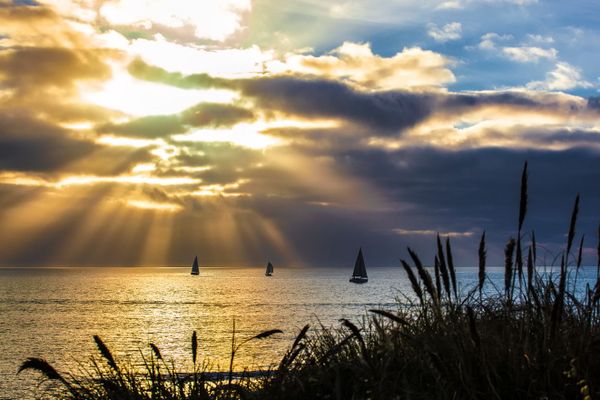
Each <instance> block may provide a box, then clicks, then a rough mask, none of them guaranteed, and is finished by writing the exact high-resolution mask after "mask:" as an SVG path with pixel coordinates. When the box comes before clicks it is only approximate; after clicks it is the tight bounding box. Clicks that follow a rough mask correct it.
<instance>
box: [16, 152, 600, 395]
mask: <svg viewBox="0 0 600 400" xmlns="http://www.w3.org/2000/svg"><path fill="white" fill-rule="evenodd" d="M578 212H579V196H577V197H576V200H575V204H574V207H573V212H572V214H571V218H570V222H569V224H568V231H567V241H566V244H565V250H564V251H563V253H562V254H560V255H559V259H560V269H559V271H558V273H555V274H543V273H539V272H538V270H537V269H536V257H537V245H536V242H535V234H534V233H533V232H532V233H531V234H530V235H528V236H525V235H523V233H522V228H523V224H524V221H525V218H526V213H527V164H525V167H524V169H523V174H522V177H521V201H520V206H519V217H518V221H517V235H516V237H515V238H509V240H508V241H507V245H506V248H505V265H504V282H503V283H504V285H503V287H502V288H499V289H498V290H496V291H493V290H488V289H487V288H486V290H484V286H486V285H488V286H489V282H487V274H486V257H487V254H486V243H485V233H483V235H482V237H481V240H480V245H479V250H478V255H479V266H478V267H479V270H478V283H477V285H476V286H475V287H474V288H472V290H470V291H468V292H466V293H461V291H460V290H459V289H458V287H457V282H456V274H455V267H454V263H453V257H452V246H451V243H450V240H449V239H446V241H445V243H444V242H443V241H442V239H441V238H440V237H438V238H437V242H436V256H435V262H434V267H433V268H426V267H425V266H424V264H423V263H422V262H421V260H420V259H419V256H418V255H417V254H416V253H415V252H413V251H412V250H411V249H409V251H408V253H409V256H410V260H402V261H401V265H402V267H403V268H404V270H405V271H406V274H407V276H408V278H409V280H410V283H411V286H412V291H413V293H412V294H410V295H406V296H404V297H403V298H402V299H401V300H402V301H401V302H399V305H398V308H397V309H396V310H370V314H369V316H368V317H367V318H366V319H365V320H364V321H363V323H362V324H359V325H356V324H354V323H353V322H351V321H349V320H346V319H342V320H340V322H341V324H340V327H339V328H336V329H324V328H323V329H319V330H317V331H314V332H313V331H311V330H310V328H309V326H308V325H307V326H305V327H304V328H303V329H302V330H301V331H300V333H299V334H298V336H297V337H296V340H295V341H294V342H293V343H292V344H291V346H290V348H289V350H288V351H287V353H286V354H285V355H284V356H283V357H282V360H281V362H280V363H279V365H278V366H277V367H276V368H274V369H272V370H269V371H264V372H265V373H264V374H261V375H250V374H244V373H242V374H234V372H233V365H234V358H235V355H236V352H237V351H238V350H239V349H240V348H241V346H243V345H244V344H245V343H247V342H249V341H252V340H268V338H269V337H270V336H271V335H274V334H277V333H280V332H281V331H278V330H271V331H266V332H262V333H259V334H258V335H256V336H253V337H250V338H247V339H245V340H242V341H241V342H239V343H238V342H237V341H236V338H235V329H234V335H232V347H231V349H232V350H231V362H230V368H229V371H228V373H227V374H225V375H222V376H220V377H218V378H216V379H215V376H214V375H211V374H210V371H209V370H208V365H207V364H205V363H203V364H201V365H200V364H198V362H197V357H196V353H197V348H198V343H197V339H196V335H195V333H194V334H193V336H192V345H191V348H192V354H191V356H192V361H193V365H194V369H193V371H188V372H186V373H183V372H180V371H177V368H176V367H175V366H174V365H173V364H172V363H171V364H169V363H167V362H166V361H165V360H164V358H163V356H162V355H161V353H160V350H159V349H158V347H156V346H155V345H154V344H151V345H150V349H149V355H144V354H142V355H141V357H142V360H143V365H144V370H143V371H139V368H134V367H132V366H130V365H127V364H122V363H119V362H118V361H117V360H115V358H114V357H113V356H112V354H111V352H110V350H109V349H108V348H107V347H106V345H105V344H104V343H103V342H102V340H101V339H100V338H99V337H97V336H96V337H94V340H95V341H96V345H97V347H98V350H99V352H100V355H101V358H99V359H97V360H96V361H93V362H92V365H91V367H90V368H88V369H86V370H85V371H84V372H83V373H81V371H80V372H79V373H78V374H74V373H69V374H64V375H63V374H61V373H59V372H58V371H56V370H55V369H54V368H53V367H52V366H51V365H49V364H48V363H47V362H45V361H44V360H42V359H37V358H30V359H28V360H26V361H25V362H24V363H23V364H22V365H21V368H20V369H19V372H21V371H24V370H35V371H37V372H39V373H41V374H42V376H43V377H45V378H46V379H47V380H48V381H49V382H51V383H54V385H52V387H53V388H54V389H52V390H51V391H48V392H45V393H42V394H41V396H42V397H43V396H44V395H47V396H48V397H50V398H62V399H73V400H74V399H289V400H294V399H539V400H542V399H579V400H591V399H600V358H599V357H598V354H600V280H599V279H598V274H597V276H596V284H595V285H594V286H593V287H591V286H589V285H586V286H585V288H584V290H583V292H582V291H577V290H576V289H577V288H578V287H580V286H581V285H580V286H578V285H577V279H578V275H579V273H580V268H581V262H582V261H581V260H582V257H581V255H582V249H583V243H584V239H583V236H582V237H581V238H580V240H579V244H578V246H577V245H576V243H577V242H576V241H575V239H576V237H577V234H576V226H577V216H578ZM599 235H600V229H599ZM574 244H575V246H576V247H575V249H574V248H573V246H574ZM598 260H599V261H598V270H600V240H599V244H598Z"/></svg>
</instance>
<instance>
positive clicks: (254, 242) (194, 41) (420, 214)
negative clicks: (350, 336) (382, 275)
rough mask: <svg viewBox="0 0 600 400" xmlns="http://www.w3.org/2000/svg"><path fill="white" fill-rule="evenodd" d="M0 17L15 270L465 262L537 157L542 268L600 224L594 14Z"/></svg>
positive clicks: (370, 10) (127, 3) (50, 11)
mask: <svg viewBox="0 0 600 400" xmlns="http://www.w3.org/2000/svg"><path fill="white" fill-rule="evenodd" d="M0 2H1V1H0ZM1 3H2V5H1V6H0V48H2V51H0V218H1V220H2V221H3V222H2V224H0V243H2V246H0V264H3V263H16V264H18V263H21V262H24V260H26V261H27V262H28V263H30V262H32V263H40V264H44V263H45V262H46V261H47V260H45V259H44V254H45V253H47V251H46V250H48V249H45V248H44V246H50V245H49V244H48V243H51V241H47V240H44V238H48V237H56V238H59V239H57V240H62V241H63V245H64V246H63V247H65V248H67V247H69V246H70V245H71V244H72V246H75V247H80V248H76V249H75V248H74V249H70V250H69V251H65V252H64V254H62V255H63V256H64V259H62V260H58V261H59V262H64V263H69V264H77V263H79V262H90V263H94V264H103V263H108V264H110V263H119V264H120V260H119V259H118V255H122V254H128V252H129V251H130V249H141V250H137V251H139V252H140V254H135V255H133V256H132V258H128V259H129V260H133V259H135V260H143V261H144V262H147V263H153V257H159V259H157V260H155V262H160V263H167V264H168V263H177V262H178V261H177V260H179V257H181V255H182V254H191V253H192V252H196V251H198V248H197V247H198V246H203V247H202V248H201V249H200V250H202V251H203V253H204V257H205V259H206V261H207V262H208V263H214V264H219V265H223V263H227V262H234V261H231V260H234V259H235V260H236V261H235V262H239V260H244V262H247V263H248V264H253V263H254V264H256V263H261V264H262V263H263V261H264V259H263V258H264V257H266V254H269V257H271V256H272V257H273V258H272V259H273V260H274V261H279V262H280V263H286V262H289V263H293V262H298V263H300V262H306V263H307V264H311V263H312V264H314V265H338V264H339V262H340V261H339V260H341V259H347V257H346V256H347V252H348V251H349V250H348V249H349V248H355V247H359V246H367V245H368V246H369V254H373V257H374V259H373V260H374V262H375V263H376V264H378V265H390V263H392V261H390V260H396V259H397V257H398V254H396V253H397V249H398V248H401V247H403V246H404V245H405V243H404V241H407V242H408V241H410V243H413V241H414V242H416V244H415V247H418V246H421V247H422V248H425V245H427V244H428V243H429V242H428V241H429V240H430V239H432V237H433V236H434V234H435V232H445V234H446V235H448V236H452V237H453V239H454V240H456V241H457V242H458V243H457V260H459V259H461V257H462V258H463V259H464V260H466V261H465V262H470V261H469V259H468V254H470V253H469V251H470V250H469V249H471V248H473V247H474V246H475V245H474V244H473V243H472V241H473V240H476V238H477V236H478V234H479V232H482V231H483V230H484V229H485V230H486V231H489V232H500V233H502V234H504V233H506V232H512V231H513V228H514V226H513V225H514V224H513V225H511V224H512V223H511V222H510V221H513V220H514V218H512V219H511V217H510V216H511V215H512V214H513V211H514V210H513V208H514V207H513V205H512V204H509V203H510V202H511V201H512V200H513V197H514V196H513V197H510V196H511V195H512V194H514V190H513V189H514V187H513V186H514V185H513V184H514V181H515V179H516V178H515V177H517V176H518V175H519V173H520V168H521V166H522V165H523V163H524V162H525V160H527V161H528V162H529V164H528V165H529V166H530V168H531V169H530V171H531V180H532V181H535V182H536V185H537V186H536V188H538V189H539V191H540V193H542V194H538V195H537V196H540V197H543V198H544V201H545V203H544V204H543V206H539V205H538V206H539V209H540V211H539V212H540V214H539V215H534V216H533V217H531V218H532V219H531V220H528V222H527V223H530V224H531V225H532V226H531V227H528V228H527V229H530V228H534V227H537V228H538V229H545V231H544V232H545V233H547V237H546V238H545V239H544V240H545V241H546V242H547V244H548V247H549V248H553V246H555V245H556V243H559V242H561V241H562V240H563V237H562V235H563V233H564V232H562V231H560V232H559V229H558V228H557V225H556V224H553V223H552V221H553V218H549V217H547V215H546V214H544V213H547V212H548V210H549V209H550V208H551V207H555V206H556V207H559V208H560V207H563V208H564V204H568V203H569V202H570V201H571V197H570V196H571V195H573V194H574V193H581V194H582V198H583V199H586V201H589V203H588V204H600V189H599V188H598V185H592V184H590V182H598V181H600V176H599V172H598V169H597V168H596V166H597V165H600V129H599V127H600V93H599V91H600V73H599V72H598V67H597V66H598V65H599V64H600V27H599V26H598V23H597V22H598V21H597V16H598V15H600V8H599V7H598V6H597V5H596V4H595V3H594V2H589V1H585V0H575V1H573V2H557V1H554V2H547V1H529V0H527V1H525V0H486V1H462V0H456V1H454V0H452V1H447V0H427V1H415V0H407V1H384V0H355V1H345V0H332V1H328V2H323V1H318V0H286V1H278V0H277V1H276V0H265V1H259V2H252V1H250V0H220V1H187V0H152V1H151V0H110V1H101V2H95V1H91V0H83V1H74V0H40V1H39V3H38V2H33V1H30V2H6V1H5V2H1ZM505 194H506V196H507V197H504V195H505ZM540 197H536V194H533V193H532V195H531V199H532V209H535V206H536V204H535V202H536V201H538V200H539V198H540ZM99 210H102V212H100V211H99ZM592 214H593V213H591V212H589V214H585V212H584V214H582V216H581V224H582V226H581V230H580V231H581V232H586V231H589V230H590V227H591V226H592V225H593V224H596V223H597V219H598V218H597V215H592ZM107 215H110V216H111V217H110V218H108V217H107ZM42 220H43V221H44V223H37V221H42ZM534 223H537V224H539V225H535V224H534ZM115 224H117V225H118V227H119V229H116V228H114V226H117V225H115ZM534 225H535V226H534ZM90 227H94V228H93V229H92V228H90ZM140 227H144V229H142V228H140ZM560 229H562V227H561V228H560ZM141 231H143V232H142V233H140V232H141ZM65 232H68V233H65ZM102 232H111V235H110V238H106V237H108V235H106V237H105V239H106V240H104V241H103V242H105V243H111V246H110V248H107V249H103V250H106V251H96V252H95V253H97V254H99V255H98V259H87V258H86V259H83V260H82V259H77V258H69V257H75V255H78V254H89V252H88V251H86V248H85V246H87V245H89V243H95V242H98V240H94V239H95V236H100V235H101V233H102ZM147 232H154V233H155V234H154V236H153V237H154V239H153V240H151V241H148V238H147V237H146V236H148V235H149V234H148V233H147ZM157 232H160V235H159V234H158V233H157ZM594 232H595V231H594ZM162 235H164V236H168V237H164V240H163V237H162ZM80 237H85V238H86V240H81V239H79V238H80ZM157 238H160V240H158V239H157ZM175 238H177V240H174V239H175ZM172 239H173V240H172ZM504 239H505V237H500V236H498V237H494V236H493V235H490V246H492V247H494V246H495V247H497V248H498V249H502V248H503V245H504V244H503V241H504ZM400 241H401V242H400ZM157 242H160V246H159V247H156V248H159V249H160V250H153V248H154V247H155V246H154V245H153V244H154V243H157ZM126 243H129V245H128V246H127V247H126ZM149 243H151V244H152V245H150V244H149ZM400 244H401V245H400ZM107 246H108V245H107ZM119 246H121V248H120V250H119V251H112V250H113V248H118V247H119ZM30 248H36V249H39V254H34V255H32V254H31V253H30V252H27V249H30ZM50 250H51V249H50ZM142 253H143V254H142ZM584 253H585V252H584ZM226 254H227V255H231V258H226V257H228V256H225V255H226ZM298 254H302V257H298V256H297V255H298ZM490 254H491V252H490ZM585 254H587V253H585ZM344 257H346V258H344ZM187 258H188V257H187V256H186V259H187ZM300 259H302V260H300ZM393 262H395V261H393ZM500 262H502V260H501V257H500Z"/></svg>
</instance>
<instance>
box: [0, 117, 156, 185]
mask: <svg viewBox="0 0 600 400" xmlns="http://www.w3.org/2000/svg"><path fill="white" fill-rule="evenodd" d="M148 159H149V157H148V153H147V152H146V151H144V150H141V151H140V150H131V149H110V148H105V147H103V146H99V145H97V144H95V143H94V142H92V141H89V140H84V139H79V138H77V137H76V136H75V135H73V134H72V132H70V131H68V130H66V129H64V128H61V127H58V126H55V125H52V124H50V123H48V122H45V121H41V120H38V119H35V118H31V117H30V116H28V115H27V114H21V115H19V114H13V113H11V114H7V113H0V170H10V171H36V172H42V173H56V172H63V173H65V172H71V173H96V174H114V173H120V172H123V171H126V170H128V169H130V168H131V167H132V166H133V165H134V164H135V163H138V162H142V161H144V160H148Z"/></svg>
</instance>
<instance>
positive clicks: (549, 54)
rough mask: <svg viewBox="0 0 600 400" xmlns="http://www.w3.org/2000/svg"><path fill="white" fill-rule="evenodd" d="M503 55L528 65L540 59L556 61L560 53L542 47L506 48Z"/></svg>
mask: <svg viewBox="0 0 600 400" xmlns="http://www.w3.org/2000/svg"><path fill="white" fill-rule="evenodd" d="M502 53H504V55H506V56H507V57H508V58H510V59H511V60H513V61H517V62H522V63H527V62H538V61H539V60H540V59H543V58H544V59H547V60H554V59H556V56H557V55H558V51H557V50H556V49H553V48H549V49H543V48H541V47H504V48H502Z"/></svg>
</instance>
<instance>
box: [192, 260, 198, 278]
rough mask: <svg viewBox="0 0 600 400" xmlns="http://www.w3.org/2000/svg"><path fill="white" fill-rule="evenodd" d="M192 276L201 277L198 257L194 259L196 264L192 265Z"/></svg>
mask: <svg viewBox="0 0 600 400" xmlns="http://www.w3.org/2000/svg"><path fill="white" fill-rule="evenodd" d="M192 275H200V268H198V256H196V257H194V263H193V264H192Z"/></svg>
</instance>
